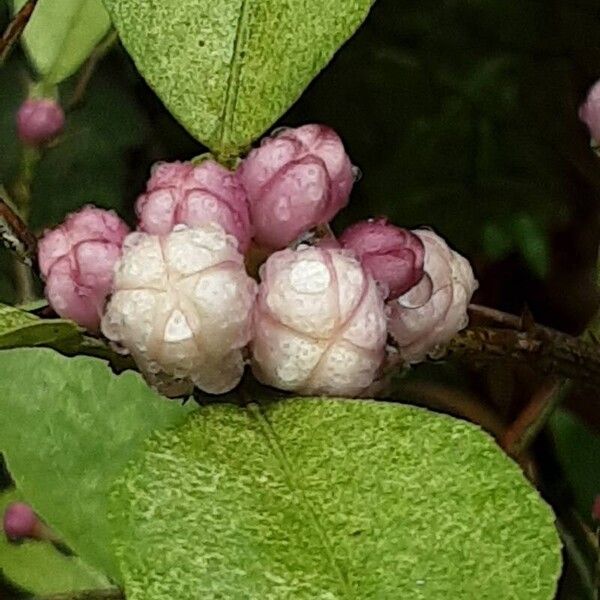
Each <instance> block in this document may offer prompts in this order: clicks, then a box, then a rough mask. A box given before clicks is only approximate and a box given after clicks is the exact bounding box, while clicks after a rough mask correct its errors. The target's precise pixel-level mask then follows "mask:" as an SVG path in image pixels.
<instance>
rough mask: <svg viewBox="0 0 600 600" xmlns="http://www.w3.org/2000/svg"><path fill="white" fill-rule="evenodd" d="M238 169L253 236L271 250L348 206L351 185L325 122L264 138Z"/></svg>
mask: <svg viewBox="0 0 600 600" xmlns="http://www.w3.org/2000/svg"><path fill="white" fill-rule="evenodd" d="M238 173H239V176H240V180H241V182H242V185H243V186H244V189H245V190H246V193H247V194H248V200H249V202H250V212H251V216H252V223H253V225H254V230H255V234H254V238H255V240H256V242H257V243H258V244H259V245H261V246H264V247H266V248H271V249H279V248H283V247H285V246H287V245H288V244H289V243H290V242H292V241H294V240H295V239H296V238H298V237H299V236H300V235H301V234H302V233H304V232H305V231H308V230H309V229H311V228H313V227H315V226H317V225H320V224H323V223H327V222H328V221H330V220H331V219H332V218H333V217H334V216H335V215H336V214H337V213H338V211H339V210H340V209H341V208H343V207H344V206H345V205H346V204H347V202H348V196H349V195H350V190H351V189H352V185H353V183H354V174H353V171H352V164H351V162H350V159H349V158H348V156H347V154H346V151H345V150H344V146H343V144H342V141H341V140H340V138H339V137H338V135H337V134H336V133H335V132H334V131H333V130H332V129H329V128H328V127H325V126H323V125H304V126H303V127H299V128H297V129H285V130H283V131H281V132H279V133H278V134H276V135H273V136H271V137H267V138H264V139H263V140H262V143H261V145H260V147H258V148H255V149H254V150H252V151H251V152H250V154H248V157H247V158H246V159H245V160H244V161H243V162H242V164H241V165H240V168H239V169H238Z"/></svg>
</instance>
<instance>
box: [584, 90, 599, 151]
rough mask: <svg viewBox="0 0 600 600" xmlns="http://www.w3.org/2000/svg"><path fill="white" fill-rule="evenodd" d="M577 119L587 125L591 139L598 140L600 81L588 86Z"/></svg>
mask: <svg viewBox="0 0 600 600" xmlns="http://www.w3.org/2000/svg"><path fill="white" fill-rule="evenodd" d="M579 119H580V120H581V121H583V122H584V123H585V124H586V125H587V127H588V129H589V131H590V135H591V137H592V139H594V141H596V142H600V81H597V82H596V83H595V84H594V85H593V86H592V87H591V88H590V90H589V92H588V95H587V98H586V99H585V101H584V102H583V103H582V104H581V106H580V107H579Z"/></svg>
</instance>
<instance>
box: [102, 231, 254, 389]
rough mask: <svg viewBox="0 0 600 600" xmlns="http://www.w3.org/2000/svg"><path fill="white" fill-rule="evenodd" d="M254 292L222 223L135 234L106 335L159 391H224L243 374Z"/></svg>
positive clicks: (120, 267)
mask: <svg viewBox="0 0 600 600" xmlns="http://www.w3.org/2000/svg"><path fill="white" fill-rule="evenodd" d="M255 295H256V283H255V282H254V280H253V279H251V278H250V277H248V275H247V274H246V271H245V268H244V259H243V256H242V255H241V254H240V252H239V251H238V250H237V241H236V240H235V238H233V236H230V235H227V234H226V233H225V231H224V230H223V228H222V227H220V226H219V225H217V224H214V223H209V224H206V225H203V226H201V227H196V228H193V229H190V228H187V227H185V226H184V225H178V226H176V227H175V229H174V230H173V231H172V232H171V233H169V234H167V235H165V236H157V235H150V234H147V233H132V234H131V235H130V236H129V237H128V238H127V239H126V240H125V244H124V246H123V257H122V259H121V260H120V261H119V263H118V265H117V268H116V270H115V281H114V293H113V295H112V297H111V299H110V302H109V304H108V306H107V308H106V313H105V315H104V318H103V320H102V331H103V333H104V335H106V337H107V338H109V339H110V340H113V341H115V342H118V343H119V344H121V345H122V346H123V347H124V348H125V349H127V350H128V351H129V352H130V353H131V354H132V356H133V358H134V360H135V361H136V363H137V365H138V367H139V368H140V370H141V371H142V372H143V373H144V375H145V376H146V378H147V380H148V381H149V383H151V384H152V385H154V386H155V387H157V388H158V389H159V390H160V391H161V392H163V393H165V394H167V395H172V396H175V395H181V394H183V393H186V392H188V391H189V390H190V389H191V387H192V384H195V385H197V386H198V387H199V388H200V389H202V390H204V391H205V392H209V393H214V394H219V393H224V392H227V391H229V390H231V389H232V388H234V387H235V386H236V385H237V383H238V382H239V380H240V378H241V376H242V373H243V370H244V359H243V355H242V350H243V348H244V347H245V346H246V345H247V344H248V342H249V340H250V332H251V314H252V305H253V303H254V298H255Z"/></svg>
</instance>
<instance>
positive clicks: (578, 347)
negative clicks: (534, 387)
mask: <svg viewBox="0 0 600 600" xmlns="http://www.w3.org/2000/svg"><path fill="white" fill-rule="evenodd" d="M502 318H505V321H506V322H512V323H513V324H514V323H515V321H514V320H513V319H517V320H518V319H519V317H515V316H514V315H505V316H504V317H502ZM446 355H447V356H453V357H456V358H460V359H466V360H469V361H471V362H473V363H475V364H477V363H486V362H492V361H505V362H517V363H521V364H523V363H525V364H527V365H529V366H530V367H531V368H533V369H534V370H536V371H538V372H540V373H542V374H544V375H548V376H555V377H557V378H559V379H572V380H573V381H574V382H576V383H578V384H580V385H585V386H589V387H600V346H599V345H596V344H593V343H590V342H587V341H585V340H581V339H579V338H577V337H574V336H570V335H567V334H565V333H561V332H559V331H555V330H554V329H550V328H548V327H543V326H541V325H534V326H529V327H528V329H527V331H523V330H521V329H518V328H515V327H514V326H513V327H512V328H507V327H486V326H473V327H468V328H467V329H464V330H463V331H461V332H460V333H458V334H457V335H456V336H455V337H454V338H453V339H452V341H451V342H450V344H449V345H448V348H447V352H446Z"/></svg>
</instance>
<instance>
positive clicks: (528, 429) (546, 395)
mask: <svg viewBox="0 0 600 600" xmlns="http://www.w3.org/2000/svg"><path fill="white" fill-rule="evenodd" d="M567 386H568V383H566V382H564V381H563V382H561V381H558V380H556V379H554V378H549V379H546V380H545V381H544V382H543V383H542V385H541V386H540V387H539V388H538V389H537V390H536V391H535V393H534V394H533V395H532V397H531V400H530V401H529V402H528V404H527V405H526V406H525V408H524V409H523V411H522V412H521V413H520V414H519V415H518V416H517V418H516V419H515V420H514V421H513V423H512V424H511V426H510V427H509V428H508V429H507V430H506V432H505V433H504V435H503V436H502V439H501V440H500V443H501V445H502V447H503V448H504V450H506V453H507V454H509V455H510V456H512V457H514V458H518V457H519V456H521V454H522V453H523V452H524V451H525V450H526V449H527V448H529V446H530V445H531V443H532V442H533V440H534V439H535V438H536V436H537V434H538V433H539V432H540V431H541V429H542V428H543V427H544V425H545V424H546V423H547V422H548V418H549V417H550V415H551V414H552V412H553V411H554V408H556V406H557V405H558V404H559V402H560V400H561V399H562V398H563V396H564V392H565V389H566V387H567Z"/></svg>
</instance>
